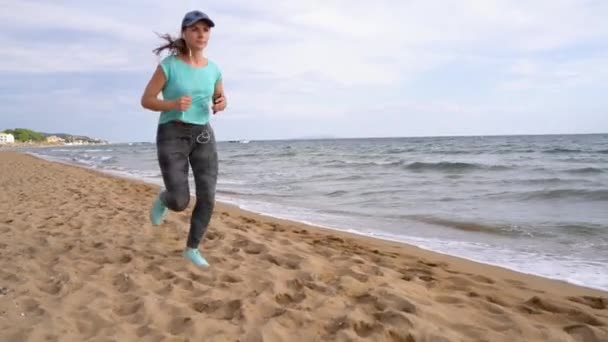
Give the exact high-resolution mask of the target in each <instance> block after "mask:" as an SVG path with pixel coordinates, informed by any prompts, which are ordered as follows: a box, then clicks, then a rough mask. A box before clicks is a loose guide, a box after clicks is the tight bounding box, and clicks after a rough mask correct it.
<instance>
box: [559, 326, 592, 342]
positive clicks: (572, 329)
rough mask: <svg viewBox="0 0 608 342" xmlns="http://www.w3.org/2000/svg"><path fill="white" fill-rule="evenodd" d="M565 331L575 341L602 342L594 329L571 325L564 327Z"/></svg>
mask: <svg viewBox="0 0 608 342" xmlns="http://www.w3.org/2000/svg"><path fill="white" fill-rule="evenodd" d="M564 331H565V332H566V333H567V334H569V335H570V336H572V337H573V338H574V340H575V341H583V342H600V339H599V338H598V337H597V335H596V334H595V332H594V331H593V329H591V328H590V327H588V326H586V325H580V324H576V325H569V326H567V327H564Z"/></svg>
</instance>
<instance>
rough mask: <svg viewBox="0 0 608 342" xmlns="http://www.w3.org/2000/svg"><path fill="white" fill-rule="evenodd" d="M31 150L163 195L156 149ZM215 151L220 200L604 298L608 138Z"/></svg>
mask: <svg viewBox="0 0 608 342" xmlns="http://www.w3.org/2000/svg"><path fill="white" fill-rule="evenodd" d="M28 152H29V153H32V154H35V155H37V156H40V157H42V158H45V159H48V160H54V161H61V162H67V163H71V164H76V165H81V166H84V167H87V168H92V169H97V170H101V171H104V172H108V173H111V174H115V175H121V176H126V177H131V178H137V179H140V180H143V181H147V182H150V183H155V184H159V185H162V179H161V175H160V170H159V167H158V163H157V157H156V147H155V145H154V144H153V143H146V142H142V143H124V144H109V145H81V146H58V147H50V148H49V147H47V148H31V149H28ZM218 153H219V157H220V167H219V170H220V174H219V180H218V189H217V190H218V192H217V199H218V200H219V201H223V202H228V203H231V204H235V205H237V206H239V207H241V208H243V209H246V210H250V211H254V212H258V213H261V214H265V215H269V216H274V217H279V218H285V219H291V220H295V221H300V222H304V223H309V224H313V225H318V226H323V227H327V228H332V229H336V230H342V231H347V232H351V233H356V234H362V235H367V236H373V237H376V238H381V239H387V240H392V241H400V242H405V243H408V244H413V245H416V246H419V247H421V248H424V249H428V250H432V251H436V252H440V253H444V254H448V255H454V256H458V257H462V258H466V259H470V260H475V261H479V262H483V263H487V264H492V265H498V266H502V267H505V268H509V269H512V270H516V271H520V272H524V273H529V274H535V275H540V276H544V277H548V278H553V279H559V280H564V281H567V282H570V283H574V284H578V285H583V286H587V287H592V288H597V289H602V290H608V134H588V135H528V136H524V135H513V136H466V137H461V136H459V137H410V138H364V139H363V138H362V139H319V140H273V141H225V142H219V143H218ZM191 185H192V186H193V185H194V184H193V180H192V179H191Z"/></svg>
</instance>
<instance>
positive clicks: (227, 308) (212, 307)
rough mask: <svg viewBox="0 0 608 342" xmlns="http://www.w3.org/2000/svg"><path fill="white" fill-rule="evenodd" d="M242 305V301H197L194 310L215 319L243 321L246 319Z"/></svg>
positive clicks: (193, 306) (193, 305)
mask: <svg viewBox="0 0 608 342" xmlns="http://www.w3.org/2000/svg"><path fill="white" fill-rule="evenodd" d="M242 305H243V304H242V302H241V300H240V299H234V300H225V301H223V300H210V301H197V302H194V304H192V309H193V310H194V311H196V312H199V313H205V314H208V315H209V316H211V317H212V318H215V319H223V320H228V321H231V320H237V321H241V320H242V319H243V318H244V316H243V310H242Z"/></svg>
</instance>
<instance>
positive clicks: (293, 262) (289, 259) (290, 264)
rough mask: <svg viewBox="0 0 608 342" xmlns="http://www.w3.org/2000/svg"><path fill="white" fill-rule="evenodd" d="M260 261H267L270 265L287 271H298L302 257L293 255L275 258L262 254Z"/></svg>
mask: <svg viewBox="0 0 608 342" xmlns="http://www.w3.org/2000/svg"><path fill="white" fill-rule="evenodd" d="M261 258H262V260H265V261H268V262H270V263H271V264H275V265H277V266H280V267H283V268H286V269H288V270H297V269H300V262H301V261H302V260H303V259H302V257H300V256H297V255H295V254H285V255H284V256H282V257H281V256H275V255H272V254H270V253H268V254H263V255H262V256H261Z"/></svg>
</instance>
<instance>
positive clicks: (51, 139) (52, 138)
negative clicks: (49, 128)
mask: <svg viewBox="0 0 608 342" xmlns="http://www.w3.org/2000/svg"><path fill="white" fill-rule="evenodd" d="M64 141H65V140H63V139H62V138H60V137H58V136H56V135H51V136H48V137H46V142H47V143H51V144H56V143H62V142H64Z"/></svg>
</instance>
